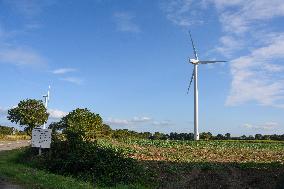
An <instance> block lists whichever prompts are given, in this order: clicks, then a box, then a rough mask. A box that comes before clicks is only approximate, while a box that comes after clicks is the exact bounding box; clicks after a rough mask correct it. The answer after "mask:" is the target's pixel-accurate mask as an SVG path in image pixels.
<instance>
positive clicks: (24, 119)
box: [7, 99, 49, 135]
mask: <svg viewBox="0 0 284 189" xmlns="http://www.w3.org/2000/svg"><path fill="white" fill-rule="evenodd" d="M48 116H49V114H48V113H47V110H46V108H45V106H44V104H43V102H42V101H41V100H35V99H26V100H22V101H20V103H19V104H18V106H17V107H15V108H12V109H10V110H8V116H7V118H8V120H10V121H11V122H12V123H18V124H20V126H26V127H25V128H24V130H25V131H26V132H27V134H28V135H31V132H32V130H33V128H35V127H38V126H41V125H43V124H44V123H46V121H47V119H48Z"/></svg>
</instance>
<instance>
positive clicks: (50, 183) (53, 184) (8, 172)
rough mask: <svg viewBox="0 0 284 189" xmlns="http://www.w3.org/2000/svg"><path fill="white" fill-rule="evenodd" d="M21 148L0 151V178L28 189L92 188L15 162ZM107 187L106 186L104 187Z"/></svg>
mask: <svg viewBox="0 0 284 189" xmlns="http://www.w3.org/2000/svg"><path fill="white" fill-rule="evenodd" d="M21 153H23V149H17V150H10V151H1V152H0V178H3V179H5V180H8V181H9V182H12V183H17V184H19V185H21V186H23V188H29V189H93V188H94V186H93V185H92V183H89V182H83V181H80V180H78V179H75V178H72V177H66V176H61V175H56V174H52V173H49V172H47V171H44V170H39V169H36V168H33V167H30V166H28V165H25V164H20V163H16V161H15V160H16V159H17V158H18V157H19V156H20V155H21ZM114 188H116V189H130V188H141V187H140V186H124V185H118V186H116V187H114ZM104 189H107V188H104Z"/></svg>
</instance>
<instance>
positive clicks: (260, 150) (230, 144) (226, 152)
mask: <svg viewBox="0 0 284 189" xmlns="http://www.w3.org/2000/svg"><path fill="white" fill-rule="evenodd" d="M99 144H100V145H102V146H106V147H110V148H114V149H121V150H122V151H123V152H124V154H125V155H126V156H128V157H132V158H134V159H138V160H154V161H169V162H179V163H194V162H195V163H198V162H211V163H214V162H215V163H249V162H252V163H277V164H281V165H283V164H284V142H275V141H272V142H270V141H171V140H166V141H163V140H146V139H126V140H105V139H101V140H99Z"/></svg>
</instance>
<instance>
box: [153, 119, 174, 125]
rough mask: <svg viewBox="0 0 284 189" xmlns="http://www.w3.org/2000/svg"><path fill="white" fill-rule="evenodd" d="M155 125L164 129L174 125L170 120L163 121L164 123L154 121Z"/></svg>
mask: <svg viewBox="0 0 284 189" xmlns="http://www.w3.org/2000/svg"><path fill="white" fill-rule="evenodd" d="M153 125H155V126H161V127H163V126H170V125H173V123H172V122H171V121H170V120H163V121H154V122H153Z"/></svg>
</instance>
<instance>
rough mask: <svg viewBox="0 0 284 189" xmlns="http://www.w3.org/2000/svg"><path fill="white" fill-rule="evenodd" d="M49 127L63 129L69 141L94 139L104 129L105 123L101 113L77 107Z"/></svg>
mask: <svg viewBox="0 0 284 189" xmlns="http://www.w3.org/2000/svg"><path fill="white" fill-rule="evenodd" d="M49 128H51V129H53V130H62V133H63V134H65V135H66V137H67V140H69V141H94V140H95V139H96V137H97V136H98V135H99V134H100V133H101V132H102V131H103V128H104V125H103V120H102V118H101V117H100V115H99V114H95V113H92V112H90V110H88V109H80V108H77V109H75V110H73V111H72V112H70V113H69V114H68V115H66V116H65V117H63V118H62V119H61V120H60V121H59V122H57V123H52V124H51V125H50V126H49Z"/></svg>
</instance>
